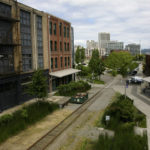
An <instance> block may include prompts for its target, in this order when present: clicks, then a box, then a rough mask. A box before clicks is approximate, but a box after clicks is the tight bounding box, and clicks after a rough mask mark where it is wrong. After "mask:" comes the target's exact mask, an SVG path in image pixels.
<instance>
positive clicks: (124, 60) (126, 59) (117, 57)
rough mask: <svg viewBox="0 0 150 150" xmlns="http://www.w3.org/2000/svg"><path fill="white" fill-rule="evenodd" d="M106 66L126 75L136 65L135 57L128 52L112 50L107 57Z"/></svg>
mask: <svg viewBox="0 0 150 150" xmlns="http://www.w3.org/2000/svg"><path fill="white" fill-rule="evenodd" d="M105 63H106V66H107V67H108V68H111V69H113V70H114V71H116V72H118V73H119V74H121V75H122V76H126V75H127V74H128V72H130V71H132V70H133V69H134V67H136V65H135V63H134V61H133V57H132V56H131V54H130V53H128V52H112V53H111V54H110V55H109V56H108V58H107V59H106V62H105Z"/></svg>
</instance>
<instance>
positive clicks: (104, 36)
mask: <svg viewBox="0 0 150 150" xmlns="http://www.w3.org/2000/svg"><path fill="white" fill-rule="evenodd" d="M109 41H110V33H106V32H101V33H98V49H99V52H100V56H105V55H106V47H107V43H108V42H109Z"/></svg>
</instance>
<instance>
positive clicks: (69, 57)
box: [68, 57, 70, 66]
mask: <svg viewBox="0 0 150 150" xmlns="http://www.w3.org/2000/svg"><path fill="white" fill-rule="evenodd" d="M68 66H70V57H68Z"/></svg>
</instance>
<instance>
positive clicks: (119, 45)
mask: <svg viewBox="0 0 150 150" xmlns="http://www.w3.org/2000/svg"><path fill="white" fill-rule="evenodd" d="M106 44H107V45H106V54H107V55H109V54H110V51H111V50H123V48H124V46H123V42H118V41H109V42H107V43H106Z"/></svg>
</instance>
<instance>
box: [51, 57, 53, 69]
mask: <svg viewBox="0 0 150 150" xmlns="http://www.w3.org/2000/svg"><path fill="white" fill-rule="evenodd" d="M51 69H53V58H51Z"/></svg>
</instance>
